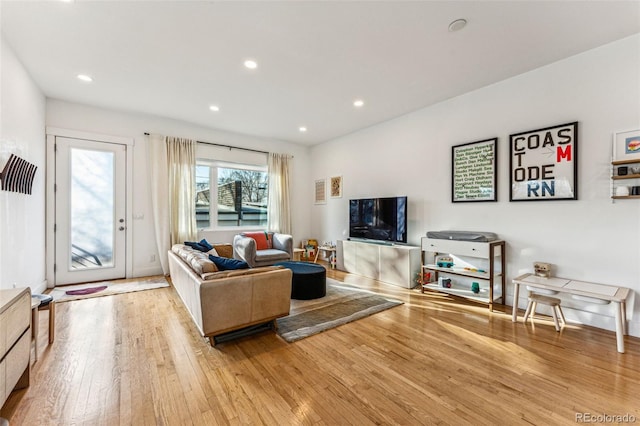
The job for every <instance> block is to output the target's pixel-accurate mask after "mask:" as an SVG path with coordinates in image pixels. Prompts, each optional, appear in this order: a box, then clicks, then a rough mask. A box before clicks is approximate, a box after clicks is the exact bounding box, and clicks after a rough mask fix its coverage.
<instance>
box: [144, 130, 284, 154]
mask: <svg viewBox="0 0 640 426" xmlns="http://www.w3.org/2000/svg"><path fill="white" fill-rule="evenodd" d="M144 134H145V136H149V135H150V133H148V132H144ZM196 143H202V144H205V145H213V146H219V147H222V148H229V149H240V150H242V151H250V152H257V153H259V154H269V152H268V151H260V150H259V149H252V148H242V147H239V146H232V145H224V144H221V143H215V142H205V141H196ZM291 158H293V155H292V156H291Z"/></svg>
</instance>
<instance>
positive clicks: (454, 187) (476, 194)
mask: <svg viewBox="0 0 640 426" xmlns="http://www.w3.org/2000/svg"><path fill="white" fill-rule="evenodd" d="M497 144H498V138H493V139H486V140H482V141H478V142H470V143H465V144H462V145H455V146H453V147H452V148H451V158H452V172H451V201H452V202H454V203H461V202H477V201H497V199H498V198H497V192H496V189H497V177H496V161H497V155H498V151H497V149H496V148H497Z"/></svg>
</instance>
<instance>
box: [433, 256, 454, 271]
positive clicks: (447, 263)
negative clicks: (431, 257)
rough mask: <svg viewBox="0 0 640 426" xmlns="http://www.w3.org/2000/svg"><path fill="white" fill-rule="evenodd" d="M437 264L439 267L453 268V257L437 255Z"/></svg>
mask: <svg viewBox="0 0 640 426" xmlns="http://www.w3.org/2000/svg"><path fill="white" fill-rule="evenodd" d="M436 265H438V267H439V268H453V259H452V258H451V257H449V256H436Z"/></svg>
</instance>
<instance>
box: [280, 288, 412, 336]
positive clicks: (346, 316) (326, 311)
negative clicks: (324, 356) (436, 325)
mask: <svg viewBox="0 0 640 426" xmlns="http://www.w3.org/2000/svg"><path fill="white" fill-rule="evenodd" d="M398 305H402V302H400V301H398V300H393V299H387V298H386V297H383V296H380V295H378V294H375V293H372V292H370V291H366V290H362V289H359V288H356V287H350V286H348V285H346V284H343V283H340V282H339V281H335V280H332V279H330V278H327V295H326V296H325V297H323V298H320V299H314V300H291V312H290V314H289V316H286V317H283V318H278V320H277V321H278V334H279V335H280V336H281V337H282V338H283V339H284V340H286V341H287V342H295V341H296V340H300V339H304V338H305V337H309V336H312V335H314V334H317V333H320V332H322V331H325V330H328V329H331V328H334V327H337V326H339V325H342V324H346V323H349V322H351V321H355V320H358V319H361V318H364V317H367V316H369V315H373V314H375V313H378V312H381V311H384V310H386V309H389V308H393V307H394V306H398Z"/></svg>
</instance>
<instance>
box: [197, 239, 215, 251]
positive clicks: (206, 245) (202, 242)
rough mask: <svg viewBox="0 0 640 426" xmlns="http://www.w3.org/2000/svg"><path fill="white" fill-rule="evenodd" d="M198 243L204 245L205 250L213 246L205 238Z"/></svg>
mask: <svg viewBox="0 0 640 426" xmlns="http://www.w3.org/2000/svg"><path fill="white" fill-rule="evenodd" d="M200 245H202V246H204V247H206V248H207V251H209V250H211V249H212V248H213V246H212V245H211V244H209V241H207V240H206V239H205V238H203V239H201V240H200Z"/></svg>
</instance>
